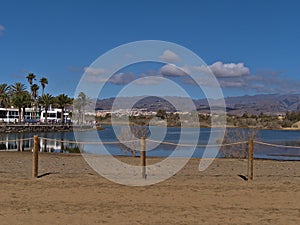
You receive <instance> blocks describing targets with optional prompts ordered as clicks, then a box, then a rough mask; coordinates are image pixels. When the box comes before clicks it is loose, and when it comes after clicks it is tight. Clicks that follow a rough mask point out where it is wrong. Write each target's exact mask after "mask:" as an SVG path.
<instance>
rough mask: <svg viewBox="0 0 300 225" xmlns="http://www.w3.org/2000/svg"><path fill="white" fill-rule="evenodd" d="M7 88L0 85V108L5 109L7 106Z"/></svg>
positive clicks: (5, 85) (4, 85)
mask: <svg viewBox="0 0 300 225" xmlns="http://www.w3.org/2000/svg"><path fill="white" fill-rule="evenodd" d="M8 94H9V86H8V85H7V84H0V107H3V108H7V107H8V106H9V95H8Z"/></svg>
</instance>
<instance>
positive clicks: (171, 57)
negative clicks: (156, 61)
mask: <svg viewBox="0 0 300 225" xmlns="http://www.w3.org/2000/svg"><path fill="white" fill-rule="evenodd" d="M159 58H161V59H162V60H164V61H167V62H169V63H173V62H176V61H178V60H179V59H180V57H179V56H178V55H176V54H175V53H174V52H172V51H170V50H166V51H164V52H163V54H162V55H161V56H160V57H159Z"/></svg>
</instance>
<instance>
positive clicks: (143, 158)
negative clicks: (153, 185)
mask: <svg viewBox="0 0 300 225" xmlns="http://www.w3.org/2000/svg"><path fill="white" fill-rule="evenodd" d="M140 156H141V166H142V177H143V178H144V179H146V139H145V138H144V137H142V138H141V152H140Z"/></svg>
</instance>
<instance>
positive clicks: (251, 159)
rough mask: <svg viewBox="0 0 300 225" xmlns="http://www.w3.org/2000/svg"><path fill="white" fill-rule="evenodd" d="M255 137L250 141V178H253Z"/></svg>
mask: <svg viewBox="0 0 300 225" xmlns="http://www.w3.org/2000/svg"><path fill="white" fill-rule="evenodd" d="M253 148H254V144H253V139H249V141H248V179H249V180H253V159H254V157H253V154H254V149H253Z"/></svg>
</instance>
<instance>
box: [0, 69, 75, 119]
mask: <svg viewBox="0 0 300 225" xmlns="http://www.w3.org/2000/svg"><path fill="white" fill-rule="evenodd" d="M26 78H27V80H28V83H29V85H30V87H29V89H28V90H27V87H26V85H25V84H23V83H21V82H16V83H14V84H11V85H8V84H6V83H3V84H0V107H1V108H8V107H15V108H17V109H18V111H19V121H25V114H24V113H23V118H22V113H21V112H22V111H23V112H24V111H25V108H27V107H28V108H29V107H30V108H33V109H34V113H33V117H34V119H36V117H37V111H38V109H40V108H41V107H44V108H45V111H47V110H48V109H49V107H50V105H53V106H57V107H59V108H60V109H62V112H64V111H65V108H66V107H67V106H70V105H72V104H73V99H71V98H70V97H68V96H67V95H65V94H60V95H58V96H56V97H54V96H52V95H50V94H45V93H44V91H45V88H46V85H47V84H48V79H47V78H46V77H42V78H41V79H40V80H39V83H40V85H41V88H42V95H41V96H39V93H38V91H39V89H40V86H39V85H38V84H37V83H35V81H36V75H35V74H34V73H29V74H28V75H27V76H26ZM46 114H47V113H46ZM61 115H62V118H63V113H62V114H61ZM62 118H61V122H62V123H63V122H64V121H63V119H62ZM46 121H47V119H46Z"/></svg>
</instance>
